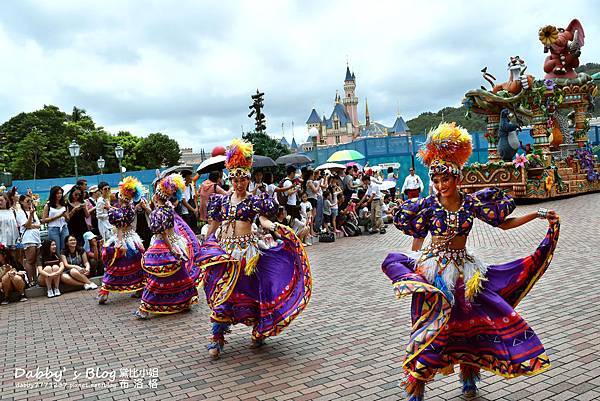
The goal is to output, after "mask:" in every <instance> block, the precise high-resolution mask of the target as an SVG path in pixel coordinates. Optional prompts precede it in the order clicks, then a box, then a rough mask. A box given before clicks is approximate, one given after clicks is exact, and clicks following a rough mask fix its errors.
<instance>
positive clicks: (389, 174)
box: [386, 166, 398, 199]
mask: <svg viewBox="0 0 600 401" xmlns="http://www.w3.org/2000/svg"><path fill="white" fill-rule="evenodd" d="M386 181H390V182H393V183H394V186H393V187H392V188H390V195H391V197H392V199H396V185H398V176H397V175H396V173H394V168H393V167H392V166H390V167H388V168H387V178H386Z"/></svg>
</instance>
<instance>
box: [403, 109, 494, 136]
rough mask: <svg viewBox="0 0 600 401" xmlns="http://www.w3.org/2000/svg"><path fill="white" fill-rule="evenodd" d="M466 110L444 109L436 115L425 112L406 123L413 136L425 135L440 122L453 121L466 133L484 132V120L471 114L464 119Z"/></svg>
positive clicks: (477, 115)
mask: <svg viewBox="0 0 600 401" xmlns="http://www.w3.org/2000/svg"><path fill="white" fill-rule="evenodd" d="M466 112H467V110H466V109H465V108H464V106H461V107H445V108H443V109H441V110H439V111H438V112H436V113H432V112H430V111H427V112H425V113H421V114H420V115H419V116H418V117H416V118H413V119H412V120H409V121H407V122H406V123H407V124H408V127H409V128H410V130H411V131H412V133H413V134H422V133H427V132H429V130H431V129H432V128H435V127H437V126H438V125H439V123H441V122H442V121H445V122H451V121H454V122H456V123H457V124H458V125H460V126H461V127H464V128H466V129H467V130H468V131H485V128H486V121H485V118H484V117H483V116H481V115H479V114H476V113H473V114H472V116H471V117H470V118H467V117H465V114H466Z"/></svg>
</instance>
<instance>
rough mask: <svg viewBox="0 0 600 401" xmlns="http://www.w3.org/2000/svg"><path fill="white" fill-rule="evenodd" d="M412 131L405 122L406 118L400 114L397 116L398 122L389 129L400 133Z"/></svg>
mask: <svg viewBox="0 0 600 401" xmlns="http://www.w3.org/2000/svg"><path fill="white" fill-rule="evenodd" d="M407 131H410V128H408V125H407V124H406V123H405V122H404V119H403V118H402V117H400V116H398V117H397V118H396V122H394V125H393V126H392V128H390V129H389V132H391V133H400V132H407Z"/></svg>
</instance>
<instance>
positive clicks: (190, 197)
mask: <svg viewBox="0 0 600 401" xmlns="http://www.w3.org/2000/svg"><path fill="white" fill-rule="evenodd" d="M181 176H182V177H183V179H184V180H185V190H184V191H183V198H182V199H181V218H182V219H183V221H185V222H186V223H187V225H188V226H189V227H190V228H191V229H192V231H193V232H194V233H197V232H198V209H197V208H196V199H195V191H194V184H193V182H192V171H191V170H184V171H182V172H181Z"/></svg>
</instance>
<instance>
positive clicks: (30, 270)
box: [15, 195, 42, 283]
mask: <svg viewBox="0 0 600 401" xmlns="http://www.w3.org/2000/svg"><path fill="white" fill-rule="evenodd" d="M19 203H20V205H21V208H20V210H19V211H17V212H16V215H15V217H16V219H17V224H18V225H19V232H20V234H21V243H22V246H23V251H24V254H25V271H26V272H27V278H28V280H29V282H30V283H34V282H35V277H34V274H35V269H36V265H37V258H38V254H39V248H40V246H41V245H42V241H41V238H40V226H41V224H40V219H39V218H38V216H37V214H36V212H35V208H34V207H33V202H32V200H31V197H29V196H27V195H21V196H20V197H19Z"/></svg>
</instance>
